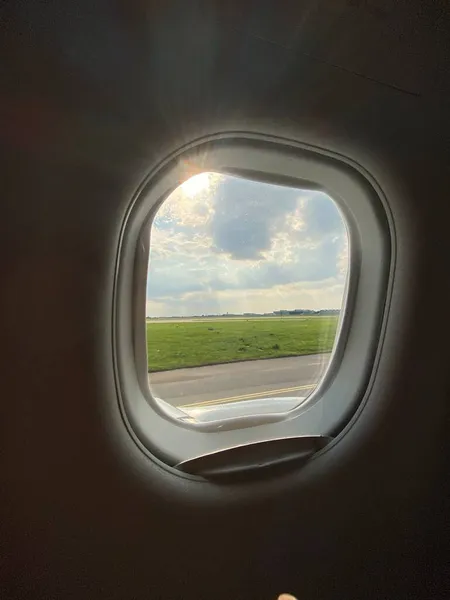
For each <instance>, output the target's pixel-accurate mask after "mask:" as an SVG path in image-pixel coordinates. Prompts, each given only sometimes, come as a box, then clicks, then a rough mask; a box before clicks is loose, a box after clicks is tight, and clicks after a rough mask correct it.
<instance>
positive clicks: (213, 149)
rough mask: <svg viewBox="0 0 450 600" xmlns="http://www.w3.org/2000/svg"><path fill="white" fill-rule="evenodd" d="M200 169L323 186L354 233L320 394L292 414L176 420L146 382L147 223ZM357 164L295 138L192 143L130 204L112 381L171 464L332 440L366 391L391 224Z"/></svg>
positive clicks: (129, 420) (390, 260) (137, 432)
mask: <svg viewBox="0 0 450 600" xmlns="http://www.w3.org/2000/svg"><path fill="white" fill-rule="evenodd" d="M192 165H195V166H196V167H197V168H198V171H199V172H200V171H203V172H204V171H213V172H219V173H223V174H230V175H237V176H242V177H245V178H247V179H253V180H255V181H261V182H265V183H274V184H281V185H282V184H285V185H289V186H290V187H292V186H293V187H299V188H302V189H314V190H321V191H323V192H325V193H326V194H328V195H329V196H330V197H331V198H332V199H333V200H334V201H335V202H336V203H337V205H338V207H339V209H340V211H341V213H342V215H343V217H344V221H345V223H346V226H347V231H348V236H349V267H348V275H347V285H346V288H347V289H346V294H345V296H344V306H343V307H342V309H341V318H340V323H339V327H338V330H337V335H336V342H335V345H334V349H333V352H332V355H331V359H330V363H329V366H328V368H327V370H326V372H325V374H324V376H323V377H322V379H321V381H320V382H319V384H318V386H317V387H316V389H315V390H314V392H313V393H312V394H311V395H310V396H309V397H308V398H307V399H306V400H305V401H304V402H302V403H301V404H299V406H297V407H296V408H295V409H293V410H292V411H290V412H288V413H273V414H271V415H264V416H258V415H255V416H248V417H243V418H240V419H233V420H230V421H219V422H213V423H186V422H181V421H177V420H175V419H173V418H172V417H171V416H170V415H168V414H166V413H165V411H164V409H163V407H162V406H161V405H160V404H158V403H157V401H156V400H155V399H154V398H153V397H152V395H151V392H150V388H149V385H148V372H147V348H146V331H145V330H146V328H145V316H146V315H145V306H146V283H147V267H148V253H149V247H150V229H151V225H152V221H153V219H154V216H155V215H156V213H157V211H158V209H159V207H160V206H161V204H162V203H163V202H164V201H165V199H166V198H167V197H168V195H170V193H171V192H172V191H173V190H174V189H176V188H177V187H178V186H179V185H180V184H181V183H183V182H184V181H186V180H187V179H189V177H190V176H191V175H192V171H191V168H192ZM370 179H371V178H370V176H368V175H367V174H363V173H362V170H361V169H360V168H358V167H357V166H356V165H355V164H354V163H350V161H348V160H345V159H343V157H338V156H336V155H334V154H331V153H329V152H325V151H323V150H319V149H317V148H311V147H307V146H305V145H303V144H299V143H297V142H294V141H290V140H285V139H280V138H274V137H272V136H263V135H257V134H244V133H234V134H233V133H227V134H221V135H217V136H211V137H209V138H206V139H203V140H199V141H196V142H193V143H192V144H190V145H188V146H185V147H184V148H182V149H180V150H179V151H177V152H175V153H174V154H173V155H171V156H170V157H168V158H167V159H166V160H165V161H164V162H163V163H162V164H160V165H159V166H158V167H157V168H156V169H154V171H153V172H152V173H150V174H149V176H148V177H147V178H146V180H145V181H144V182H143V184H142V185H141V186H140V188H139V190H138V191H137V193H136V194H135V197H134V199H133V201H132V203H131V206H130V209H129V211H128V214H127V216H126V218H125V220H124V224H123V227H122V232H121V238H120V243H119V247H118V256H117V266H116V274H115V285H114V294H113V356H114V363H115V377H116V387H117V392H118V398H119V403H120V407H121V411H122V415H123V418H124V421H125V423H126V425H127V427H128V430H129V431H130V433H131V434H132V436H133V437H134V439H135V440H136V442H137V443H138V444H139V445H140V446H141V448H142V449H143V450H144V451H145V452H147V453H148V454H149V456H152V457H158V458H159V459H160V460H162V461H163V462H165V463H166V464H169V465H171V466H176V465H177V464H179V463H181V462H183V461H186V460H189V459H192V458H195V457H199V456H203V455H205V454H210V453H213V452H218V451H220V450H225V449H228V448H230V447H234V446H241V445H246V444H249V443H252V442H258V441H268V440H273V439H280V438H287V437H292V436H301V435H324V436H334V435H335V434H336V433H338V432H339V431H340V430H342V429H343V427H344V426H345V424H346V423H347V422H348V421H349V419H350V418H351V416H352V415H353V414H354V413H355V411H356V410H357V408H358V406H360V404H361V402H362V401H363V400H364V396H365V394H367V393H368V391H369V387H370V380H371V378H373V377H374V375H375V372H376V364H377V362H378V355H379V352H380V349H381V344H382V339H383V332H384V326H385V322H386V318H387V308H388V300H389V298H390V289H391V287H392V278H393V266H394V251H393V249H394V244H393V241H394V228H393V223H392V220H391V219H390V214H389V212H388V210H387V204H386V201H385V199H384V197H383V195H382V193H381V190H379V189H377V186H376V183H375V182H374V181H373V180H370Z"/></svg>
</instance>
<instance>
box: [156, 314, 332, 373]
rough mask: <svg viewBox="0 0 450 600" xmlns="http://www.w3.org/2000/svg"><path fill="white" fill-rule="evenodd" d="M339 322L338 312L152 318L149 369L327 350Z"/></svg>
mask: <svg viewBox="0 0 450 600" xmlns="http://www.w3.org/2000/svg"><path fill="white" fill-rule="evenodd" d="M337 323H338V317H337V316H326V317H315V316H313V317H299V318H291V319H284V318H280V319H278V318H269V319H248V320H244V319H239V320H230V321H227V320H213V319H211V320H205V321H199V322H196V321H178V322H177V321H172V322H163V323H158V322H157V321H156V322H155V321H154V322H148V323H147V350H148V369H149V371H152V372H154V371H165V370H169V369H177V368H181V367H197V366H202V365H211V364H217V363H225V362H233V361H238V360H252V359H257V358H279V357H282V356H300V355H302V354H315V353H319V352H329V351H331V349H332V347H333V342H334V337H335V333H336V327H337Z"/></svg>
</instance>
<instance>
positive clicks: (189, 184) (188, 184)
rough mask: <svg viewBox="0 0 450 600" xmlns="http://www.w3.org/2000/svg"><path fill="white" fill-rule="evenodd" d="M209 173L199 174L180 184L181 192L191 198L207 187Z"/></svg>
mask: <svg viewBox="0 0 450 600" xmlns="http://www.w3.org/2000/svg"><path fill="white" fill-rule="evenodd" d="M209 183H210V182H209V173H199V174H198V175H194V176H193V177H191V178H190V179H188V180H187V181H185V182H184V183H182V184H181V189H182V190H183V192H184V193H185V194H186V195H187V196H189V197H190V198H192V197H193V196H196V195H197V194H198V193H199V192H201V191H202V190H205V189H207V188H208V187H209Z"/></svg>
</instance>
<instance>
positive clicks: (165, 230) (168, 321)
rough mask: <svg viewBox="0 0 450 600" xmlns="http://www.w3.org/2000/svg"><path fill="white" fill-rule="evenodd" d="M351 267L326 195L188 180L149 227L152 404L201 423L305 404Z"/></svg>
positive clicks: (228, 179)
mask: <svg viewBox="0 0 450 600" xmlns="http://www.w3.org/2000/svg"><path fill="white" fill-rule="evenodd" d="M348 264H349V239H348V234H347V228H346V224H345V221H344V218H343V215H342V214H341V212H340V210H339V208H338V207H337V205H336V203H335V202H334V201H333V200H332V199H331V198H330V197H329V196H328V195H327V194H326V193H324V192H321V191H313V190H308V189H298V188H293V187H287V186H284V185H274V184H269V183H261V182H257V181H253V180H249V179H244V178H242V177H237V176H231V175H225V174H220V173H213V172H204V173H199V174H196V175H194V176H193V177H191V178H190V179H188V180H187V181H185V182H184V183H183V184H181V185H180V186H179V187H177V188H176V189H175V190H174V191H173V192H172V193H171V194H170V195H169V196H168V198H167V199H166V200H165V202H164V203H163V204H162V205H161V206H160V208H159V210H158V212H157V213H156V216H155V218H154V220H153V223H152V227H151V231H150V256H149V266H148V277H147V299H146V316H147V318H146V332H147V361H148V380H149V385H150V389H151V392H152V395H153V397H154V398H156V399H157V400H158V401H159V402H161V403H162V404H163V405H164V408H165V410H166V411H168V412H169V414H171V415H172V416H174V417H178V418H180V419H182V420H189V421H190V422H193V421H196V422H207V421H213V420H214V421H215V420H217V419H226V418H232V417H239V416H243V415H254V414H258V415H260V414H266V413H267V414H269V413H274V412H277V413H278V412H285V411H289V410H291V409H293V408H295V407H296V406H298V405H299V404H300V403H302V402H303V401H304V400H305V399H306V398H307V397H308V396H309V395H310V394H311V393H312V392H313V391H314V389H315V388H316V386H317V385H318V383H319V382H320V381H321V379H322V378H323V376H324V374H325V372H326V371H327V368H328V366H329V364H330V357H331V353H332V350H333V347H334V344H335V342H336V336H337V332H338V331H339V322H340V317H341V315H342V313H343V310H344V307H345V290H346V279H347V272H348Z"/></svg>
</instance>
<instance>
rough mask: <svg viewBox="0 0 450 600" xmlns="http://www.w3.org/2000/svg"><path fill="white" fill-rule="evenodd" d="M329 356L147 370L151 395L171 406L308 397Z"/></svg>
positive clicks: (315, 355)
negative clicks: (267, 398)
mask: <svg viewBox="0 0 450 600" xmlns="http://www.w3.org/2000/svg"><path fill="white" fill-rule="evenodd" d="M329 359H330V354H311V355H308V356H293V357H289V358H273V359H269V360H254V361H247V362H239V363H227V364H221V365H213V366H207V367H194V368H191V369H177V370H174V371H162V372H160V373H150V374H149V381H150V386H151V388H152V392H153V394H154V395H155V396H158V397H159V398H163V399H164V400H166V401H167V402H169V403H170V404H172V405H173V406H183V405H184V404H201V403H202V402H209V401H211V400H218V401H220V400H223V401H224V402H235V401H239V400H247V399H250V398H254V397H258V398H259V397H261V398H265V397H282V396H308V395H309V394H310V393H311V392H312V391H313V390H314V387H315V385H316V384H317V383H318V381H319V380H320V378H321V376H322V374H323V373H324V372H325V369H326V367H327V365H328V362H329Z"/></svg>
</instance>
